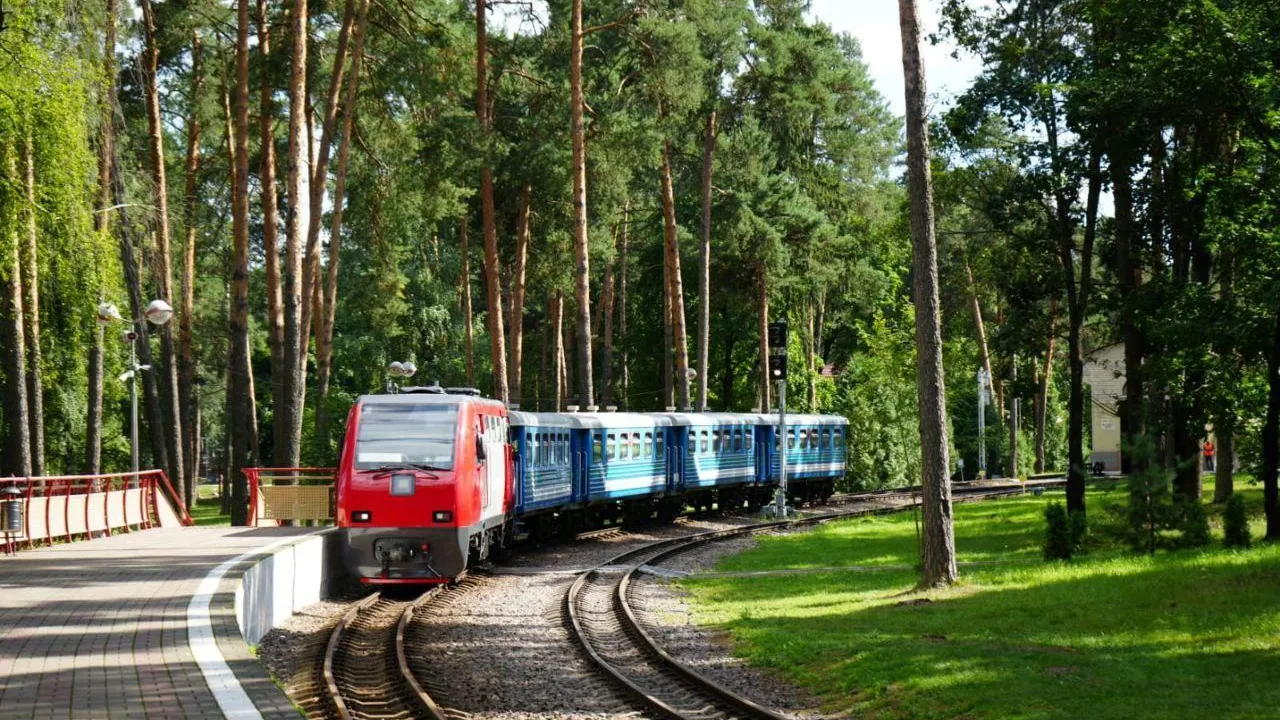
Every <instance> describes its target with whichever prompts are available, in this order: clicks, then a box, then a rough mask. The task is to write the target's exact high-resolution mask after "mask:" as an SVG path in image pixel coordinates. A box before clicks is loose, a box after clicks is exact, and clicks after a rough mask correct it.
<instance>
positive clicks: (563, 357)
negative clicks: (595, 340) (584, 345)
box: [560, 311, 586, 410]
mask: <svg viewBox="0 0 1280 720" xmlns="http://www.w3.org/2000/svg"><path fill="white" fill-rule="evenodd" d="M577 337H578V332H577V328H576V327H574V323H573V320H572V316H571V315H570V314H569V313H568V312H567V311H566V312H565V313H564V335H563V337H561V339H560V347H561V348H563V352H561V353H560V364H561V366H562V367H563V373H564V401H565V404H566V406H567V405H568V404H569V401H570V399H572V400H573V404H574V405H576V406H577V407H578V408H579V409H582V410H585V409H586V407H585V406H583V405H582V403H581V402H580V401H579V400H578V398H577V396H576V395H572V394H571V393H572V392H573V379H574V378H575V377H577V376H576V375H574V374H573V353H572V352H571V351H570V350H569V348H571V347H573V341H574V339H575V338H577Z"/></svg>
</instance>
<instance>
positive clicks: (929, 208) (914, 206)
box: [898, 0, 956, 587]
mask: <svg viewBox="0 0 1280 720" xmlns="http://www.w3.org/2000/svg"><path fill="white" fill-rule="evenodd" d="M898 13H899V18H900V23H901V28H902V69H903V74H904V76H905V84H906V99H907V189H908V191H909V195H910V198H911V238H912V275H913V276H914V286H915V287H914V290H915V306H916V352H917V360H916V382H917V386H918V388H919V407H920V449H921V453H920V454H921V472H922V473H923V474H922V477H921V483H920V484H921V486H922V490H921V506H922V509H923V516H924V527H923V536H924V539H923V558H922V563H921V578H920V585H921V586H922V587H938V586H940V585H950V584H951V583H953V582H955V580H956V546H955V535H954V531H953V528H952V519H951V479H950V460H949V458H948V457H947V452H948V445H947V401H946V390H945V385H944V382H943V369H942V327H941V310H940V307H939V300H938V255H937V244H936V242H935V240H934V227H933V182H932V178H931V177H930V168H929V126H928V118H927V117H926V115H925V74H924V66H923V64H922V63H921V62H920V28H919V15H918V13H917V10H916V2H915V0H898Z"/></svg>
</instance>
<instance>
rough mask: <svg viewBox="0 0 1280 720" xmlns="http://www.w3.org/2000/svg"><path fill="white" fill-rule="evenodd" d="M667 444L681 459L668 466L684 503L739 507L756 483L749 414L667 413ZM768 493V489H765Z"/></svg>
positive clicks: (752, 423) (752, 424) (752, 418)
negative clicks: (668, 439) (668, 442)
mask: <svg viewBox="0 0 1280 720" xmlns="http://www.w3.org/2000/svg"><path fill="white" fill-rule="evenodd" d="M665 417H667V418H670V420H671V428H670V430H669V435H670V436H671V445H672V447H674V448H676V449H677V451H678V457H679V458H681V459H682V460H681V462H679V463H677V464H675V465H674V466H672V467H671V475H672V482H673V489H674V490H675V491H678V492H682V493H683V494H684V496H685V502H686V504H688V505H690V506H692V507H695V508H705V509H710V508H711V506H712V505H713V504H714V505H717V506H719V507H721V508H726V507H730V506H733V507H740V506H741V505H743V504H744V503H746V502H747V501H748V500H750V499H752V496H753V495H754V494H759V493H753V492H752V490H751V489H752V488H754V487H756V486H757V485H759V484H761V483H760V482H759V478H758V477H757V473H756V461H755V455H756V446H755V442H754V437H755V426H756V423H757V422H758V420H757V418H756V416H754V415H739V414H734V413H666V414H665ZM764 495H765V496H767V492H766V493H764Z"/></svg>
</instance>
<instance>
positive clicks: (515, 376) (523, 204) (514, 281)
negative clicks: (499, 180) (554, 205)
mask: <svg viewBox="0 0 1280 720" xmlns="http://www.w3.org/2000/svg"><path fill="white" fill-rule="evenodd" d="M532 195H533V186H532V185H531V184H530V183H529V182H528V181H525V182H524V183H523V184H522V185H521V186H520V214H519V215H517V216H516V256H515V263H514V266H513V268H512V270H511V322H509V323H508V326H509V330H508V332H510V333H511V343H510V351H511V364H510V365H509V366H508V368H507V372H508V378H509V379H508V381H507V386H508V387H507V391H508V392H509V393H510V394H511V402H512V403H515V404H517V405H518V404H520V403H521V402H523V400H524V290H525V271H526V267H527V264H528V261H529V235H530V230H529V211H530V209H531V205H532V202H533V198H532Z"/></svg>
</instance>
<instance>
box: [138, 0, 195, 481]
mask: <svg viewBox="0 0 1280 720" xmlns="http://www.w3.org/2000/svg"><path fill="white" fill-rule="evenodd" d="M141 4H142V17H143V27H144V28H145V30H146V47H145V50H144V52H143V63H142V65H143V72H142V77H143V84H144V90H145V94H146V105H147V141H148V146H149V149H150V154H151V158H150V159H151V181H152V183H153V185H154V186H155V187H154V190H155V197H156V223H155V246H156V251H155V258H154V260H155V267H154V268H153V269H152V274H153V275H154V276H155V281H156V289H157V290H158V291H159V295H160V299H161V300H164V301H165V302H167V303H169V305H170V306H172V305H173V267H172V264H173V263H172V253H171V252H170V247H169V188H168V184H167V180H166V178H165V166H164V126H163V125H162V123H161V119H160V90H159V88H158V87H157V85H156V70H157V66H158V63H159V59H160V51H159V49H158V47H157V46H156V17H155V11H154V9H153V8H152V6H151V0H142V2H141ZM173 335H174V332H173V325H172V324H171V323H165V324H164V325H162V326H160V355H161V359H162V360H163V363H162V366H161V367H159V368H154V369H152V370H151V372H152V373H161V374H163V377H162V378H161V380H160V390H161V392H160V398H161V400H162V402H163V419H164V423H165V427H153V428H151V432H152V433H156V432H160V433H163V436H164V438H165V443H166V447H165V450H166V453H167V454H168V462H167V463H166V466H165V469H166V470H167V471H168V473H169V479H170V481H172V483H173V486H174V489H175V490H177V492H178V495H179V496H180V497H181V499H182V502H183V503H186V502H187V498H186V479H185V478H186V465H185V464H183V461H182V435H183V430H182V410H181V408H180V404H181V403H180V399H181V395H180V393H179V391H178V357H177V350H176V347H175V344H174V341H173Z"/></svg>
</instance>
